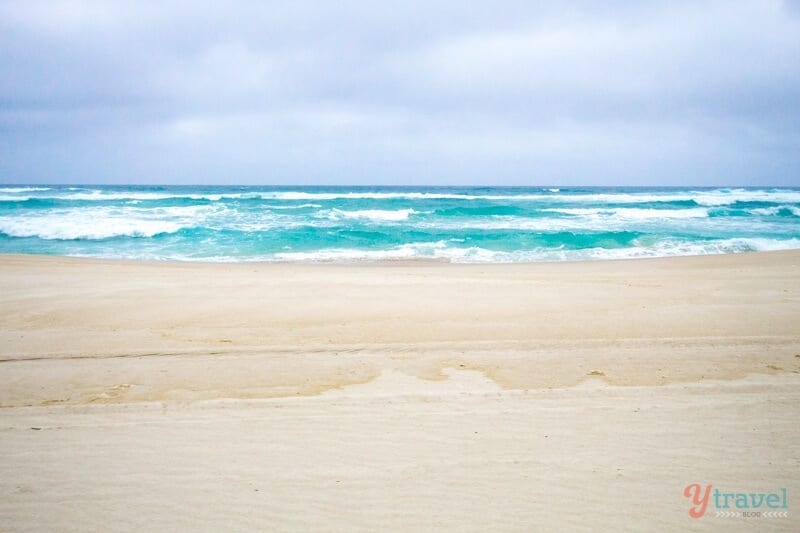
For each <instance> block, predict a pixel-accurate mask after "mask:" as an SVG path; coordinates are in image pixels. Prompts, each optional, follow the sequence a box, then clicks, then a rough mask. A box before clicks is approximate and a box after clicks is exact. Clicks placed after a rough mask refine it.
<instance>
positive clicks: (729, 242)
mask: <svg viewBox="0 0 800 533" xmlns="http://www.w3.org/2000/svg"><path fill="white" fill-rule="evenodd" d="M799 248H800V239H762V238H735V239H725V240H716V241H707V242H681V241H676V240H664V241H661V242H658V243H655V244H652V245H649V246H646V245H641V246H631V247H625V248H612V249H609V248H588V249H580V250H568V249H564V248H563V247H562V248H536V249H532V250H517V251H510V252H507V251H496V250H489V249H486V248H480V247H468V248H462V247H451V246H448V243H447V242H446V241H436V242H426V243H412V244H404V245H402V246H397V247H395V248H391V249H388V250H360V249H355V248H328V249H324V250H318V251H314V252H286V253H277V254H275V255H273V256H271V257H270V258H269V259H270V260H277V261H303V262H346V261H387V260H389V261H391V260H409V259H439V260H446V261H450V262H453V263H520V262H522V263H525V262H539V261H582V260H599V259H633V258H645V257H668V256H684V255H708V254H723V253H741V252H750V251H774V250H791V249H799Z"/></svg>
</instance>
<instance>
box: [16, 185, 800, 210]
mask: <svg viewBox="0 0 800 533" xmlns="http://www.w3.org/2000/svg"><path fill="white" fill-rule="evenodd" d="M48 191H49V192H48ZM2 192H6V193H20V192H35V193H40V192H44V193H45V194H36V196H35V197H36V198H59V199H63V200H83V201H113V200H166V199H179V198H186V199H191V200H208V201H220V200H223V199H246V198H261V199H265V200H269V199H272V200H306V201H315V200H316V201H322V200H348V199H352V200H390V199H404V200H489V201H507V202H519V201H531V202H535V201H550V202H553V201H555V202H580V203H587V202H588V203H606V204H607V203H617V204H629V203H645V202H676V201H692V200H693V201H695V202H696V203H697V204H699V205H702V206H709V207H713V206H723V205H730V204H733V203H735V202H737V201H759V202H780V203H788V204H792V203H800V191H796V190H786V189H783V190H781V189H776V190H763V189H758V190H755V189H714V190H701V191H698V190H696V191H685V192H684V191H680V192H676V193H665V192H660V193H652V192H642V193H638V192H623V193H581V194H577V193H575V194H573V193H566V194H559V193H560V192H561V190H560V189H557V188H551V189H547V193H540V194H492V195H476V194H466V193H432V192H419V191H394V192H306V191H270V190H264V191H247V192H241V193H210V192H204V193H181V192H172V191H165V192H141V191H130V192H127V191H104V190H101V189H92V190H87V189H76V190H75V191H71V192H70V193H69V194H63V191H58V190H55V191H54V190H53V189H49V188H43V187H10V188H4V189H3V188H0V193H2ZM11 199H12V198H5V197H3V198H0V201H2V200H11Z"/></svg>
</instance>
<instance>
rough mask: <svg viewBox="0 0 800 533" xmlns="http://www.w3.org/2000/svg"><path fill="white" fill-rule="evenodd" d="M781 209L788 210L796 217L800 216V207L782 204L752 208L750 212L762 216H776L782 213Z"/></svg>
mask: <svg viewBox="0 0 800 533" xmlns="http://www.w3.org/2000/svg"><path fill="white" fill-rule="evenodd" d="M781 211H788V212H790V213H792V215H794V216H796V217H800V207H795V206H793V205H780V206H774V207H762V208H758V209H751V210H750V213H752V214H754V215H761V216H774V215H778V214H780V213H781Z"/></svg>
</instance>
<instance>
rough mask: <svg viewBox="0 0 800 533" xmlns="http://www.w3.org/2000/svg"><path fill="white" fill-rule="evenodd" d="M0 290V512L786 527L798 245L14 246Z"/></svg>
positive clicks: (129, 523) (27, 519)
mask: <svg viewBox="0 0 800 533" xmlns="http://www.w3.org/2000/svg"><path fill="white" fill-rule="evenodd" d="M0 302H1V303H0V324H2V328H0V383H2V387H0V450H2V451H0V495H1V496H2V498H0V529H8V530H13V531H16V530H75V531H77V530H87V529H88V530H120V531H126V530H140V529H149V530H175V529H181V530H186V529H191V530H247V529H251V530H265V529H266V530H314V531H342V530H365V531H366V530H376V529H389V530H441V529H458V530H466V531H484V530H508V531H531V530H539V529H545V530H553V529H565V530H586V531H589V530H597V529H605V530H630V531H642V530H678V529H680V530H685V529H697V530H714V529H725V530H732V531H736V530H742V531H745V530H752V529H770V530H783V531H796V530H798V528H800V509H798V501H797V495H798V494H800V474H798V472H800V426H799V425H798V424H797V421H798V419H800V326H799V325H800V251H796V250H795V251H777V252H758V253H742V254H725V255H706V256H698V257H670V258H654V259H629V260H618V261H589V262H557V263H514V264H450V263H446V262H439V261H384V262H351V263H331V264H312V263H263V262H252V263H247V262H244V263H180V262H135V261H122V260H103V259H83V258H65V257H47V256H35V255H11V254H7V255H1V256H0ZM694 483H698V484H700V485H702V486H706V485H713V487H714V488H718V489H719V490H721V491H723V490H724V491H728V492H733V493H754V492H764V493H772V492H780V491H781V489H786V494H788V504H787V508H785V509H766V508H762V509H761V510H762V511H764V510H772V511H787V512H788V516H787V517H766V516H753V517H746V518H745V517H741V516H739V517H733V518H730V517H728V518H724V517H718V516H716V511H719V510H721V509H718V508H715V506H714V502H713V498H712V500H711V501H712V503H711V505H709V507H708V510H707V511H706V513H705V515H704V516H702V517H700V518H692V517H691V516H690V515H689V510H690V508H691V507H693V503H692V501H691V498H687V497H685V496H684V489H685V488H686V487H687V486H688V485H690V484H694ZM728 510H729V511H739V512H740V511H742V509H728ZM747 510H748V511H750V510H753V509H747Z"/></svg>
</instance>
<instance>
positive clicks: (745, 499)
mask: <svg viewBox="0 0 800 533" xmlns="http://www.w3.org/2000/svg"><path fill="white" fill-rule="evenodd" d="M712 490H713V492H712ZM683 495H684V496H685V497H686V498H689V499H690V500H691V502H692V506H691V507H690V508H689V516H691V517H692V518H702V517H703V516H704V515H705V514H706V511H707V510H708V506H709V503H711V502H713V503H714V511H715V513H714V515H713V516H715V517H716V518H788V517H789V511H787V510H786V509H788V508H789V506H788V503H787V490H786V487H782V488H780V489H778V490H777V491H775V492H727V491H722V490H720V489H718V488H715V487H713V486H712V485H705V486H703V485H700V484H699V483H692V484H691V485H687V486H686V488H685V489H683ZM709 516H711V515H709Z"/></svg>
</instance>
